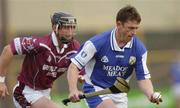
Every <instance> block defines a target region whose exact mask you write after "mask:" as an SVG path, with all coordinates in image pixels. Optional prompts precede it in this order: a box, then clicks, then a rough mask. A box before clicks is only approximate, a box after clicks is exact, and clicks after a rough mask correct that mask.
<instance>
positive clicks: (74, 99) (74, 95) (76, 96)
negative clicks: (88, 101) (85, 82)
mask: <svg viewBox="0 0 180 108" xmlns="http://www.w3.org/2000/svg"><path fill="white" fill-rule="evenodd" d="M80 95H83V93H82V92H81V91H79V90H73V91H70V94H69V97H68V98H69V99H70V100H71V102H79V101H80V99H79V96H80Z"/></svg>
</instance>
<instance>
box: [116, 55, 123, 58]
mask: <svg viewBox="0 0 180 108" xmlns="http://www.w3.org/2000/svg"><path fill="white" fill-rule="evenodd" d="M116 58H124V55H116Z"/></svg>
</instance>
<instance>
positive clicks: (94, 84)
mask: <svg viewBox="0 0 180 108" xmlns="http://www.w3.org/2000/svg"><path fill="white" fill-rule="evenodd" d="M140 22H141V17H140V15H139V13H138V12H137V10H136V9H135V8H134V7H133V6H130V5H128V6H125V7H123V8H122V9H120V10H119V12H118V13H117V16H116V26H115V28H114V29H112V30H109V31H106V32H103V33H101V34H98V35H96V36H94V37H92V38H91V39H90V40H88V41H86V42H85V43H84V44H83V45H82V46H81V49H80V51H79V52H78V53H77V55H75V56H74V57H73V58H71V61H72V63H71V64H70V66H69V68H68V75H67V78H68V84H69V92H70V93H69V99H70V100H71V101H72V102H77V101H79V97H78V96H79V95H80V94H81V93H82V92H81V91H79V90H78V89H77V79H78V72H79V70H80V69H82V68H84V69H85V73H86V74H85V76H84V77H85V83H84V85H83V92H84V93H89V92H94V91H99V90H102V89H104V88H108V87H110V86H112V85H113V84H114V82H115V80H116V78H117V77H122V78H124V79H125V80H126V81H127V82H129V80H130V78H131V76H132V73H133V70H135V73H136V78H137V81H138V86H139V87H140V89H141V90H142V92H143V93H144V94H145V95H146V96H147V98H148V99H149V101H151V102H152V103H157V104H159V102H160V97H161V95H160V93H158V92H154V90H153V85H152V82H151V80H150V78H151V76H150V73H149V71H148V68H147V65H146V59H147V50H146V48H145V46H144V44H143V43H142V42H141V41H140V40H139V39H138V38H137V36H136V32H137V29H138V27H139V24H140ZM86 101H87V103H88V106H89V107H90V108H127V107H128V105H127V102H128V99H127V94H126V93H119V94H108V95H99V96H94V97H91V98H87V99H86Z"/></svg>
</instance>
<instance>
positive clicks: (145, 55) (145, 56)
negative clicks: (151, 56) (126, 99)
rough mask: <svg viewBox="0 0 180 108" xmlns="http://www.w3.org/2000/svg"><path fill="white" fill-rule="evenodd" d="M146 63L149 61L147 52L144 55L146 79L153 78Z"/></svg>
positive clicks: (143, 63) (143, 62)
mask: <svg viewBox="0 0 180 108" xmlns="http://www.w3.org/2000/svg"><path fill="white" fill-rule="evenodd" d="M146 61H147V52H145V53H144V54H143V55H142V65H143V70H144V74H145V78H146V79H147V78H151V75H150V73H149V70H148V68H147V64H146Z"/></svg>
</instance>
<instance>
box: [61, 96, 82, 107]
mask: <svg viewBox="0 0 180 108" xmlns="http://www.w3.org/2000/svg"><path fill="white" fill-rule="evenodd" d="M84 98H86V96H85V95H79V99H84ZM69 102H71V100H70V99H64V100H62V103H63V104H64V105H66V106H67V105H68V103H69Z"/></svg>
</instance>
